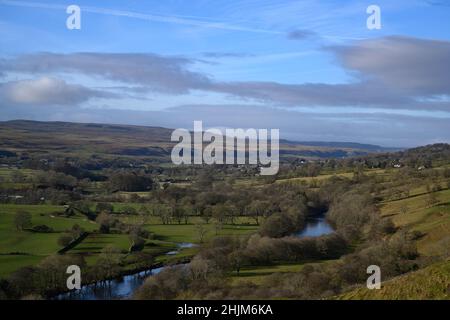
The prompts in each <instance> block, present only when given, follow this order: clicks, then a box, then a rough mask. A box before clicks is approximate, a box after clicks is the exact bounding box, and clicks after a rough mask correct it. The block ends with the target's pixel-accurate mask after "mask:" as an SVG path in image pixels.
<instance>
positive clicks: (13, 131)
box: [0, 120, 388, 162]
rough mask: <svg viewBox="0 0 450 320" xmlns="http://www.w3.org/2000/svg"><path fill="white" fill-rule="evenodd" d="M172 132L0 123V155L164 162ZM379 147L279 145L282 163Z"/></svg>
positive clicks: (301, 143) (78, 124) (169, 149)
mask: <svg viewBox="0 0 450 320" xmlns="http://www.w3.org/2000/svg"><path fill="white" fill-rule="evenodd" d="M172 131H173V130H172V129H167V128H160V127H143V126H131V125H110V124H92V123H87V124H83V123H68V122H37V121H24V120H15V121H6V122H0V155H3V156H13V155H15V154H19V155H26V154H28V155H30V154H34V155H38V156H45V155H48V154H50V153H51V154H53V155H58V156H65V157H70V156H72V155H76V156H77V157H91V156H92V155H94V154H95V155H96V156H99V155H101V156H103V157H111V156H121V157H141V158H148V159H150V160H153V161H161V162H168V161H169V157H170V151H171V148H172V146H173V145H174V143H172V142H171V141H170V135H171V133H172ZM386 150H388V149H384V148H382V147H380V146H374V145H364V144H357V143H339V142H293V141H288V140H281V141H280V157H281V159H282V160H288V159H292V158H299V157H302V158H305V159H320V158H342V157H348V156H355V155H359V156H362V155H366V154H368V153H372V152H380V151H386Z"/></svg>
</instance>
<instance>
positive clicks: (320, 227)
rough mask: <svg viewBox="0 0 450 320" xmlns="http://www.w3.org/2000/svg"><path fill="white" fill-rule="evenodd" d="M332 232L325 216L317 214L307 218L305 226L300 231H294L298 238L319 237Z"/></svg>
mask: <svg viewBox="0 0 450 320" xmlns="http://www.w3.org/2000/svg"><path fill="white" fill-rule="evenodd" d="M333 232H334V230H333V228H332V227H331V226H330V224H329V223H328V222H327V220H326V219H325V216H318V217H314V218H308V219H307V220H306V226H305V228H304V229H303V230H302V231H300V232H298V233H296V236H298V237H300V238H305V237H319V236H323V235H325V234H330V233H333Z"/></svg>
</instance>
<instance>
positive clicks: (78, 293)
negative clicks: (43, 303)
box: [54, 243, 195, 300]
mask: <svg viewBox="0 0 450 320" xmlns="http://www.w3.org/2000/svg"><path fill="white" fill-rule="evenodd" d="M193 246H195V244H193V243H179V244H178V249H177V250H174V251H170V252H168V253H166V254H167V255H174V254H177V253H178V252H179V251H180V250H181V249H183V248H191V247H193ZM163 269H164V267H160V268H153V269H149V270H145V271H142V272H139V273H135V274H131V275H128V276H123V277H122V278H121V279H115V280H111V281H107V282H105V283H101V284H100V283H97V284H89V285H84V286H82V287H81V289H80V290H75V291H71V292H67V293H63V294H60V295H58V296H56V297H55V298H54V299H56V300H117V299H128V298H131V296H132V295H133V293H134V291H135V290H136V289H137V288H139V287H140V286H141V285H142V284H143V283H144V282H145V279H146V278H147V277H150V276H152V275H155V274H158V273H159V272H161V270H163Z"/></svg>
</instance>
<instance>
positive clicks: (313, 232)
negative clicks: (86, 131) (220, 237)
mask: <svg viewBox="0 0 450 320" xmlns="http://www.w3.org/2000/svg"><path fill="white" fill-rule="evenodd" d="M333 232H334V230H333V228H332V227H331V226H330V224H329V223H328V222H327V221H326V219H325V216H318V217H314V218H308V219H307V220H306V226H305V228H304V229H303V230H302V231H300V232H298V233H296V236H298V237H300V238H303V237H319V236H322V235H325V234H330V233H333ZM193 246H194V244H192V243H180V244H178V249H177V250H174V251H170V252H167V253H166V254H167V255H175V254H177V253H178V252H179V251H180V250H181V249H183V248H191V247H193ZM163 269H164V267H161V268H154V269H150V270H145V271H142V272H139V273H135V274H131V275H128V276H124V277H122V278H121V279H117V280H111V281H108V282H106V283H102V284H89V285H85V286H82V287H81V289H80V290H75V291H71V292H68V293H63V294H60V295H58V296H56V297H55V299H56V300H116V299H127V298H131V296H132V295H133V293H134V291H135V290H136V289H137V288H139V287H140V286H141V285H142V284H143V283H144V281H145V279H146V278H147V277H150V276H152V275H155V274H158V273H159V272H161V270H163Z"/></svg>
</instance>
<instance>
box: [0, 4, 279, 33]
mask: <svg viewBox="0 0 450 320" xmlns="http://www.w3.org/2000/svg"><path fill="white" fill-rule="evenodd" d="M0 4H3V5H9V6H17V7H28V8H36V9H50V10H65V9H66V6H64V5H55V4H49V3H42V2H27V1H14V0H0ZM80 8H81V10H82V12H88V13H94V14H101V15H109V16H116V17H126V18H133V19H139V20H145V21H153V22H163V23H173V24H179V25H187V26H194V27H200V28H209V29H221V30H230V31H241V32H253V33H266V34H283V32H280V31H276V30H267V29H259V28H251V27H246V26H241V25H237V24H233V23H228V22H222V21H210V20H209V21H208V20H206V19H205V20H202V19H194V18H184V17H180V16H176V15H171V16H168V15H159V14H150V13H140V12H133V11H126V10H116V9H108V8H100V7H92V6H80Z"/></svg>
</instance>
